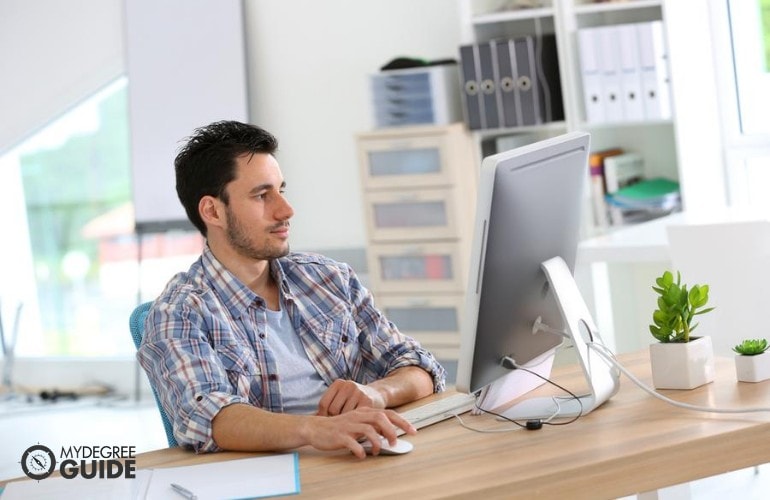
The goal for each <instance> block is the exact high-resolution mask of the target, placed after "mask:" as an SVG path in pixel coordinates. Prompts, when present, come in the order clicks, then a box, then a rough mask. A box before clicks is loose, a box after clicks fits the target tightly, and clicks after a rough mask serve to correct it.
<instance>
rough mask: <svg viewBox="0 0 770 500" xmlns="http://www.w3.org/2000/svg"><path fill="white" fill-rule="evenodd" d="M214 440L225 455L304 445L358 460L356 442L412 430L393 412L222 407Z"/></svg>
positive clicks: (389, 437) (214, 425) (215, 422)
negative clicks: (320, 412)
mask: <svg viewBox="0 0 770 500" xmlns="http://www.w3.org/2000/svg"><path fill="white" fill-rule="evenodd" d="M211 426H212V433H213V437H214V441H215V442H216V443H217V445H218V446H219V447H220V448H222V449H225V450H235V451H282V450H286V449H291V448H297V447H300V446H304V445H310V446H313V447H315V448H317V449H319V450H339V449H345V448H347V449H349V450H350V451H351V452H352V453H353V454H354V455H356V456H357V457H359V458H363V457H364V456H365V452H364V449H363V447H362V446H361V444H360V443H359V440H360V439H362V438H365V439H368V440H370V441H372V442H379V437H380V436H383V437H385V438H386V439H387V440H388V441H390V442H391V444H394V443H395V440H396V429H397V428H398V427H400V428H401V429H403V430H404V431H405V432H407V433H408V434H413V433H415V432H416V431H415V429H414V427H413V426H412V425H411V424H410V423H409V422H407V421H406V420H404V418H403V417H401V416H400V415H399V414H398V413H396V412H394V411H393V410H381V409H376V408H359V409H356V410H353V411H351V412H347V413H345V414H342V415H336V416H317V415H290V414H285V413H271V412H268V411H265V410H262V409H259V408H256V407H253V406H249V405H247V404H241V403H238V404H233V405H230V406H226V407H224V408H222V409H221V410H220V411H219V413H218V414H217V416H216V417H214V420H213V421H212V423H211Z"/></svg>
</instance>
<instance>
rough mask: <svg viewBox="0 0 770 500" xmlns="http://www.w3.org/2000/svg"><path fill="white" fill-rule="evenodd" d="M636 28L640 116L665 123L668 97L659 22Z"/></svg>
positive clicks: (663, 43) (668, 105)
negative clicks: (640, 83) (639, 76)
mask: <svg viewBox="0 0 770 500" xmlns="http://www.w3.org/2000/svg"><path fill="white" fill-rule="evenodd" d="M636 26H637V35H638V41H639V66H640V71H641V80H642V99H643V102H644V116H645V118H646V119H648V120H667V119H669V118H671V97H670V89H669V73H668V50H667V48H666V40H665V35H664V32H663V22H662V21H650V22H644V23H638V24H637V25H636Z"/></svg>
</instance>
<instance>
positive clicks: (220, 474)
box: [3, 453, 300, 500]
mask: <svg viewBox="0 0 770 500" xmlns="http://www.w3.org/2000/svg"><path fill="white" fill-rule="evenodd" d="M298 461H299V458H298V455H297V454H296V453H285V454H281V455H269V456H264V457H256V458H244V459H240V460H227V461H224V462H215V463H210V464H200V465H187V466H183V467H170V468H167V469H154V470H153V472H152V480H151V481H150V487H149V489H148V491H147V497H146V498H147V499H148V500H161V499H168V500H180V499H181V498H182V497H181V496H180V495H179V493H176V492H175V491H174V490H173V489H172V488H171V483H175V484H178V485H180V486H183V487H184V488H185V489H187V490H189V491H191V492H193V493H194V494H195V495H196V496H197V497H198V500H208V499H222V498H263V497H268V496H275V495H289V494H296V493H299V491H300V486H299V467H298V465H299V464H298ZM3 500H5V498H3Z"/></svg>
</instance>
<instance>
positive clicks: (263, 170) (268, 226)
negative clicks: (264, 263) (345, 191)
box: [225, 154, 294, 260]
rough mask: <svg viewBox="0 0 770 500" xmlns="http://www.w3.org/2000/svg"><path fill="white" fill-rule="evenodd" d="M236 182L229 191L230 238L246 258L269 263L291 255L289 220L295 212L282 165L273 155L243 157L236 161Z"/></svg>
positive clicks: (232, 245)
mask: <svg viewBox="0 0 770 500" xmlns="http://www.w3.org/2000/svg"><path fill="white" fill-rule="evenodd" d="M236 165H237V173H236V177H235V180H233V181H232V182H230V183H229V184H228V185H227V187H226V188H225V189H226V191H227V194H228V195H229V203H228V204H227V206H226V207H225V214H226V217H227V229H226V236H227V241H228V243H229V244H230V246H231V247H232V248H233V249H234V250H235V251H236V252H238V253H239V254H241V255H243V256H244V257H249V258H252V259H256V260H269V259H275V258H278V257H283V256H284V255H286V254H288V253H289V219H290V218H291V217H292V216H293V215H294V209H292V207H291V205H289V203H288V202H287V201H286V198H284V196H283V191H284V187H285V185H286V183H285V182H284V180H283V175H282V174H281V169H280V168H279V167H278V162H277V161H276V160H275V158H274V157H273V156H272V155H268V154H254V155H251V154H249V155H243V156H240V157H239V158H238V159H237V160H236Z"/></svg>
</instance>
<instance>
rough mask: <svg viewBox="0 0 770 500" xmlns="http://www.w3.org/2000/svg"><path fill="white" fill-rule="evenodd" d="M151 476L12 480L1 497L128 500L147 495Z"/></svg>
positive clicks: (10, 499) (9, 499)
mask: <svg viewBox="0 0 770 500" xmlns="http://www.w3.org/2000/svg"><path fill="white" fill-rule="evenodd" d="M151 476H152V471H151V470H138V471H136V478H135V479H126V478H114V479H84V478H82V477H75V478H72V479H65V478H63V477H49V478H46V479H43V480H40V481H33V480H29V481H18V482H14V483H8V484H7V485H6V486H5V490H4V491H3V492H2V495H0V497H1V498H2V500H15V499H23V500H36V499H40V500H50V499H51V498H72V499H75V498H77V499H83V500H124V499H135V498H144V494H145V492H146V491H147V486H148V483H149V481H150V477H151ZM177 500H178V499H177Z"/></svg>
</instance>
